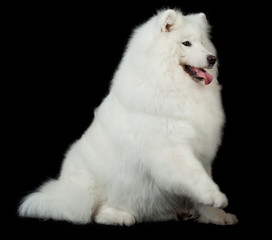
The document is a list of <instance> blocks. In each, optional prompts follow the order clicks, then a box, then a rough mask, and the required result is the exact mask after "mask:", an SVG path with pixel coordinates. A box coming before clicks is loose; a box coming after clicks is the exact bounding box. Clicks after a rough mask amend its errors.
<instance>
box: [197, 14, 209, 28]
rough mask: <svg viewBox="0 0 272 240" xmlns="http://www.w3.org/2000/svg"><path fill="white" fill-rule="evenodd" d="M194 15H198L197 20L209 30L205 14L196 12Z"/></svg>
mask: <svg viewBox="0 0 272 240" xmlns="http://www.w3.org/2000/svg"><path fill="white" fill-rule="evenodd" d="M196 16H197V17H198V22H199V23H200V24H201V25H202V26H203V27H204V28H205V29H206V30H209V29H210V25H209V22H208V20H207V17H206V15H205V13H198V14H196Z"/></svg>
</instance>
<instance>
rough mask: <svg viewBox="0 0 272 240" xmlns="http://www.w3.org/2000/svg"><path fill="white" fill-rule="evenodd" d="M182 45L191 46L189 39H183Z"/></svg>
mask: <svg viewBox="0 0 272 240" xmlns="http://www.w3.org/2000/svg"><path fill="white" fill-rule="evenodd" d="M182 44H183V45H184V46H186V47H191V46H192V43H190V42H189V41H185V42H183V43H182Z"/></svg>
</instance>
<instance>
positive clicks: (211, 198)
mask: <svg viewBox="0 0 272 240" xmlns="http://www.w3.org/2000/svg"><path fill="white" fill-rule="evenodd" d="M202 197H203V198H202V201H201V203H203V204H205V205H209V206H212V207H215V208H225V207H226V206H228V199H227V197H226V195H225V194H224V193H222V192H220V191H219V190H214V191H209V192H207V193H206V194H204V195H203V196H202Z"/></svg>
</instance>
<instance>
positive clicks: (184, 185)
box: [19, 9, 237, 226]
mask: <svg viewBox="0 0 272 240" xmlns="http://www.w3.org/2000/svg"><path fill="white" fill-rule="evenodd" d="M215 55H216V51H215V48H214V46H213V45H212V43H211V41H210V40H209V25H208V22H207V19H206V17H205V14H203V13H199V14H191V15H186V16H184V15H183V14H182V13H181V12H180V11H178V10H170V9H169V10H163V11H160V12H158V14H157V15H156V16H154V17H152V18H151V19H149V20H148V21H147V22H146V23H144V24H143V25H141V26H139V27H138V28H136V30H135V31H134V32H133V34H132V37H131V39H130V41H129V43H128V46H127V49H126V51H125V54H124V56H123V59H122V61H121V63H120V65H119V67H118V69H117V71H116V73H115V76H114V78H113V81H112V85H111V88H110V92H109V94H108V96H107V97H106V98H105V99H104V101H103V102H102V103H101V105H100V106H99V107H98V108H97V109H96V111H95V117H94V120H93V122H92V124H91V125H90V127H89V128H88V129H87V131H86V132H85V133H84V134H83V135H82V137H81V138H80V139H79V140H78V141H76V142H75V143H74V144H73V145H72V146H71V148H70V149H69V151H68V152H67V154H66V157H65V159H64V162H63V165H62V169H61V173H60V176H59V178H58V179H57V180H51V181H48V182H46V183H44V184H43V185H42V186H41V187H40V188H39V189H38V190H37V191H36V192H34V193H32V194H30V195H28V196H27V197H26V198H25V199H24V200H23V203H22V204H21V206H20V208H19V214H20V215H21V216H28V217H38V218H53V219H58V220H67V221H71V222H73V223H80V224H82V223H88V222H90V221H92V220H93V221H95V222H97V223H101V224H119V225H128V226H129V225H132V224H134V223H135V222H142V221H164V220H169V219H177V217H178V216H181V217H183V218H184V219H187V218H197V220H198V221H199V222H203V223H214V224H222V225H223V224H235V223H237V218H236V217H235V215H232V214H229V213H226V212H225V211H224V210H222V208H224V207H226V206H227V204H228V200H227V198H226V196H225V194H223V193H222V192H221V191H220V190H219V187H218V186H217V184H216V183H215V182H214V181H213V180H212V177H211V164H212V161H213V159H214V158H215V155H216V152H217V149H218V146H219V144H220V141H221V134H222V127H223V124H224V112H223V109H222V104H221V96H220V86H219V84H218V81H217V79H216V78H217V63H216V57H215ZM204 69H205V70H204Z"/></svg>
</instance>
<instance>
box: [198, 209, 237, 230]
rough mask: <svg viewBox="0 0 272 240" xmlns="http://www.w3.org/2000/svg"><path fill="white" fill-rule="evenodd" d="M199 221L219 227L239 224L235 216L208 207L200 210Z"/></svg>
mask: <svg viewBox="0 0 272 240" xmlns="http://www.w3.org/2000/svg"><path fill="white" fill-rule="evenodd" d="M197 221H198V222H200V223H212V224H217V225H234V224H237V223H238V219H237V217H236V216H235V215H234V214H231V213H226V212H225V211H224V210H222V209H218V208H212V207H208V206H206V207H205V208H203V209H201V210H200V217H199V218H198V220H197Z"/></svg>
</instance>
